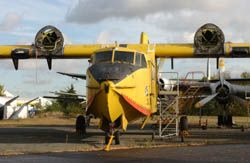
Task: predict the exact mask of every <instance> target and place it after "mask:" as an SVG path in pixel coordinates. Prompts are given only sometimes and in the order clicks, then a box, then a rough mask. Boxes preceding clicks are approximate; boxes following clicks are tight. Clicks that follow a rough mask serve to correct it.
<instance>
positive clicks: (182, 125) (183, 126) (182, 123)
mask: <svg viewBox="0 0 250 163" xmlns="http://www.w3.org/2000/svg"><path fill="white" fill-rule="evenodd" d="M180 131H188V119H187V116H182V117H181V119H180Z"/></svg>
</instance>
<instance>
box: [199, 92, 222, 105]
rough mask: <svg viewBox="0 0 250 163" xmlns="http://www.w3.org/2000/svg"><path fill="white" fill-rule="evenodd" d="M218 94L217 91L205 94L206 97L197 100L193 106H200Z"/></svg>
mask: <svg viewBox="0 0 250 163" xmlns="http://www.w3.org/2000/svg"><path fill="white" fill-rule="evenodd" d="M217 95H218V93H215V94H212V95H209V96H207V97H206V98H204V99H202V100H200V101H199V102H197V103H196V104H195V108H201V107H202V106H204V105H205V104H206V103H208V102H210V101H211V100H212V99H213V98H215V97H216V96H217Z"/></svg>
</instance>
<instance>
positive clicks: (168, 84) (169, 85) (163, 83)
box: [158, 78, 176, 91]
mask: <svg viewBox="0 0 250 163" xmlns="http://www.w3.org/2000/svg"><path fill="white" fill-rule="evenodd" d="M158 83H159V88H160V90H165V91H172V90H173V89H174V86H175V85H176V81H173V80H169V79H166V78H159V81H158Z"/></svg>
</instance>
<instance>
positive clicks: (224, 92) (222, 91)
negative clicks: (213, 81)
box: [216, 84, 231, 104]
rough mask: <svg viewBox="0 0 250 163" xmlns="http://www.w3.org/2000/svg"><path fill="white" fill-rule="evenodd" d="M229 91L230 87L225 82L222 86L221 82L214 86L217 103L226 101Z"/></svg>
mask: <svg viewBox="0 0 250 163" xmlns="http://www.w3.org/2000/svg"><path fill="white" fill-rule="evenodd" d="M230 92H231V90H230V87H229V86H227V85H226V84H224V85H223V86H222V85H221V84H220V85H218V86H217V87H216V93H218V95H217V99H218V101H219V103H221V104H225V103H227V101H228V99H229V94H230Z"/></svg>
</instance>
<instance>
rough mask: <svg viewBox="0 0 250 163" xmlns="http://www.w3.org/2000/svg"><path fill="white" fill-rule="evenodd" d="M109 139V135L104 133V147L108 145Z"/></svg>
mask: <svg viewBox="0 0 250 163" xmlns="http://www.w3.org/2000/svg"><path fill="white" fill-rule="evenodd" d="M109 139H110V136H109V133H108V132H105V142H104V144H105V145H107V144H108V143H109Z"/></svg>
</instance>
